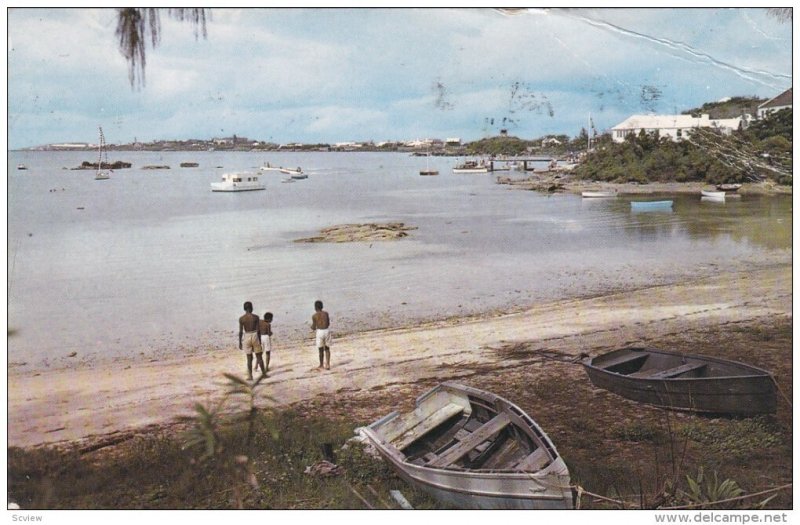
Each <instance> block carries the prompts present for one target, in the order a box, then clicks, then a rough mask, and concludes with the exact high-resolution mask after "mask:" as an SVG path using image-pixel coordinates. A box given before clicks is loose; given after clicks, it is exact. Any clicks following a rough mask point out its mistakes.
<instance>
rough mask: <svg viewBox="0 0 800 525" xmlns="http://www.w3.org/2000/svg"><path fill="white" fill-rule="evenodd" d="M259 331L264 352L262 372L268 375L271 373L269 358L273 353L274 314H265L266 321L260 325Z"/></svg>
mask: <svg viewBox="0 0 800 525" xmlns="http://www.w3.org/2000/svg"><path fill="white" fill-rule="evenodd" d="M259 331H260V332H261V348H262V349H263V350H264V367H263V369H262V372H263V374H264V375H266V374H267V372H269V356H270V353H271V352H272V312H267V313H265V314H264V320H263V321H261V322H260V323H259ZM256 359H258V354H256Z"/></svg>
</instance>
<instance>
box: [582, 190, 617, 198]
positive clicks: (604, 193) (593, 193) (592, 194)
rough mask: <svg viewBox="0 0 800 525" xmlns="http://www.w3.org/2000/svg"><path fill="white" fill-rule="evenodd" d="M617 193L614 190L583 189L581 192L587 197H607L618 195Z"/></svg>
mask: <svg viewBox="0 0 800 525" xmlns="http://www.w3.org/2000/svg"><path fill="white" fill-rule="evenodd" d="M616 196H617V194H616V193H615V192H613V191H583V192H581V197H584V198H587V199H607V198H611V197H616Z"/></svg>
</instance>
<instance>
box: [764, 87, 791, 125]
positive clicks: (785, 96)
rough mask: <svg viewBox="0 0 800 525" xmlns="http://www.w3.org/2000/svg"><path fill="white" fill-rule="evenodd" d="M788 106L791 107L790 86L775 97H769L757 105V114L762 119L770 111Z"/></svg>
mask: <svg viewBox="0 0 800 525" xmlns="http://www.w3.org/2000/svg"><path fill="white" fill-rule="evenodd" d="M790 107H792V88H789V89H787V90H786V91H784V92H783V93H781V94H780V95H778V96H777V97H775V98H771V99H769V100H767V101H766V102H764V103H763V104H761V105H760V106H758V114H757V116H758V118H759V119H762V118H764V117H766V116H767V115H769V114H770V113H774V112H776V111H780V110H782V109H786V108H790Z"/></svg>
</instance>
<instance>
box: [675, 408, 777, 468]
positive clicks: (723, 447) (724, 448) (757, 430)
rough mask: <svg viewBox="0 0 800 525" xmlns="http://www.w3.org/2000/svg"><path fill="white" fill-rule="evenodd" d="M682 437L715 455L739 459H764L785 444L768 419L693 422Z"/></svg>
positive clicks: (680, 431) (775, 427)
mask: <svg viewBox="0 0 800 525" xmlns="http://www.w3.org/2000/svg"><path fill="white" fill-rule="evenodd" d="M679 433H680V434H681V435H683V436H685V437H687V438H689V439H690V440H692V441H694V442H696V443H699V444H701V445H703V446H704V447H708V448H709V449H710V450H711V451H712V452H714V453H717V454H721V455H725V456H726V457H728V458H737V459H744V458H747V457H751V456H758V455H761V454H763V453H765V451H767V450H769V449H772V448H775V447H779V446H780V445H782V443H783V437H782V435H781V433H780V429H779V428H778V427H777V426H776V425H775V424H774V423H772V422H770V421H769V420H768V418H765V417H758V418H750V419H733V420H717V421H714V422H709V423H708V424H699V423H696V422H692V423H689V424H686V425H684V426H683V427H682V428H681V429H680V430H679Z"/></svg>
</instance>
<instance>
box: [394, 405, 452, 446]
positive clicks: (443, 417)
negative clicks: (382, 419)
mask: <svg viewBox="0 0 800 525" xmlns="http://www.w3.org/2000/svg"><path fill="white" fill-rule="evenodd" d="M463 410H464V407H463V406H461V405H457V404H455V403H448V404H447V405H445V406H443V407H442V408H440V409H439V410H437V411H435V412H433V413H432V414H431V415H430V416H428V417H426V418H425V419H422V420H420V421H419V422H418V423H416V424H415V425H413V426H412V427H410V428H409V429H408V430H406V431H405V432H403V433H402V434H401V435H399V436H398V437H397V438H395V439H393V440H392V444H393V445H394V446H395V447H397V449H398V450H403V449H404V448H406V447H407V446H409V445H410V444H411V443H413V442H414V441H416V440H418V439H419V438H421V437H422V436H424V435H425V434H427V433H428V432H430V431H431V430H433V429H434V428H436V427H437V426H439V425H441V424H442V423H444V422H445V421H447V420H448V419H450V418H451V417H453V416H455V415H456V414H460V413H461V412H462V411H463Z"/></svg>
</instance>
